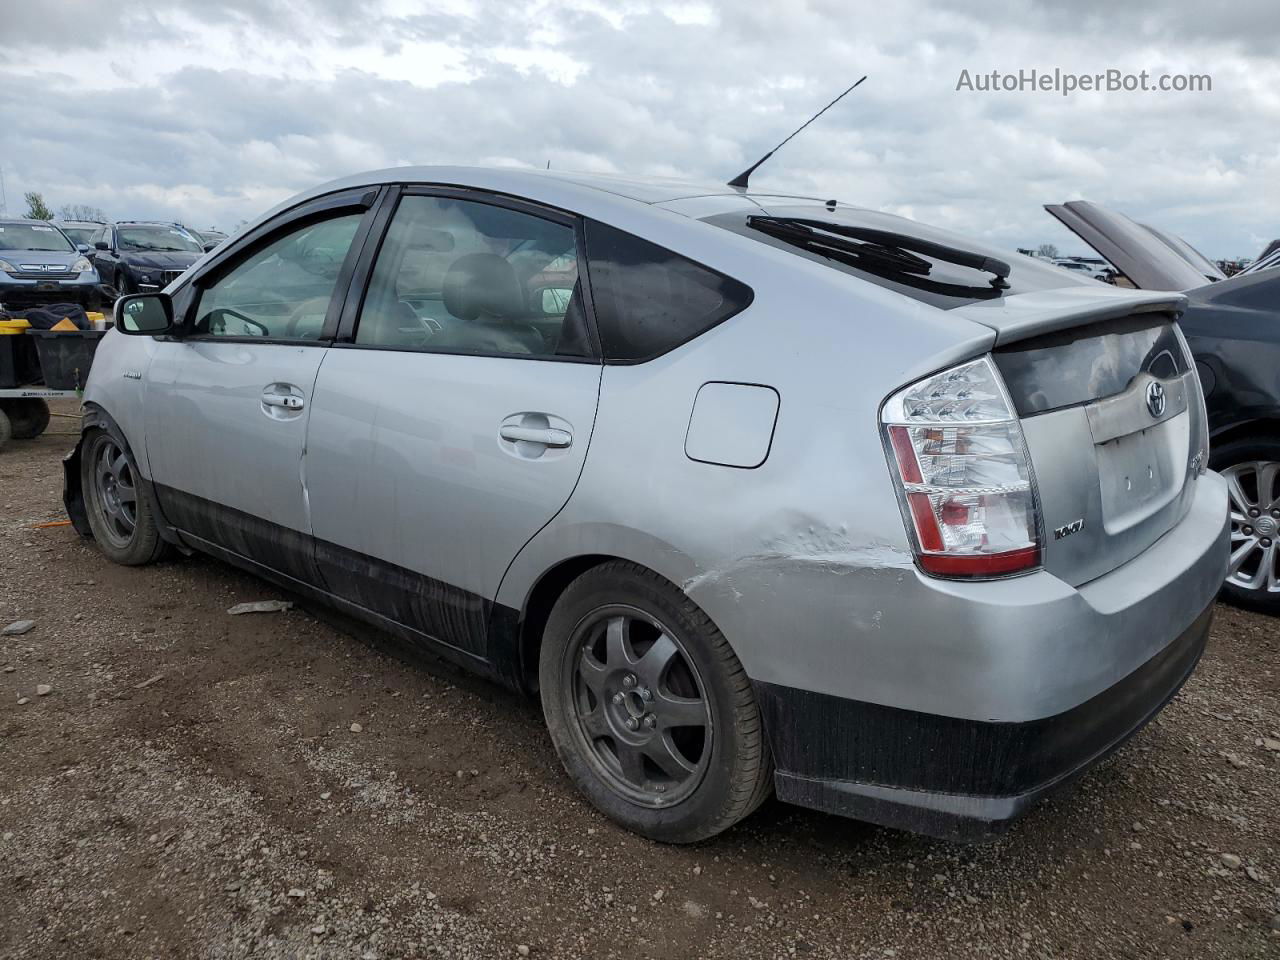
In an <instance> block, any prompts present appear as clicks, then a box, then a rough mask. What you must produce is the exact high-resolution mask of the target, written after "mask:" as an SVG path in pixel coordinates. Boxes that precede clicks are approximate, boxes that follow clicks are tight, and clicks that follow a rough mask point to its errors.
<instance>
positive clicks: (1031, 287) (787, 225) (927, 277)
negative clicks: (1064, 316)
mask: <svg viewBox="0 0 1280 960" xmlns="http://www.w3.org/2000/svg"><path fill="white" fill-rule="evenodd" d="M752 199H754V200H755V201H756V203H757V205H758V206H759V209H758V210H755V211H750V212H748V211H734V212H732V213H720V214H714V215H712V216H708V217H704V218H703V220H704V222H706V223H709V224H712V225H714V226H718V227H722V228H724V229H726V230H731V231H732V232H734V233H737V234H739V235H741V236H744V237H750V238H751V239H753V240H757V241H759V242H760V243H767V244H769V245H770V246H773V247H777V248H778V249H780V250H786V251H787V252H788V253H792V254H794V255H796V256H800V257H805V258H807V259H809V260H813V261H815V262H817V263H822V264H824V265H826V266H829V267H831V268H832V269H834V270H840V271H841V272H844V273H847V274H850V275H852V276H856V277H858V278H859V279H862V280H866V281H867V282H869V283H874V284H876V285H877V286H881V287H886V288H887V289H890V290H893V291H895V292H897V293H901V294H902V295H904V296H907V297H910V298H911V299H913V300H918V301H921V302H923V303H928V304H931V305H932V306H935V307H939V308H941V309H943V310H949V309H952V308H954V307H960V306H964V305H966V304H971V303H980V302H983V301H988V300H995V299H1000V298H1002V297H1010V296H1015V295H1017V294H1020V293H1030V292H1033V291H1038V290H1054V289H1058V288H1060V287H1070V286H1077V285H1081V284H1084V285H1090V284H1096V283H1097V282H1098V281H1096V280H1094V279H1092V278H1091V277H1088V276H1084V275H1082V276H1079V277H1076V276H1073V275H1072V274H1070V273H1068V272H1067V271H1065V270H1060V269H1058V268H1056V267H1053V266H1051V265H1048V264H1043V263H1040V262H1039V261H1037V260H1034V259H1033V258H1031V257H1024V256H1022V255H1020V254H1015V253H1008V252H1006V251H1004V250H999V249H997V248H995V247H991V246H988V245H987V244H984V243H982V242H980V241H976V240H972V239H970V238H969V237H965V236H961V235H959V234H955V233H952V232H950V231H947V230H939V229H937V228H935V227H929V226H926V225H924V224H922V223H916V222H915V221H913V220H907V219H905V218H903V217H896V216H893V215H891V214H885V213H878V212H876V211H874V210H864V209H861V208H858V207H850V206H841V205H836V206H835V207H834V208H832V206H831V205H830V204H823V203H819V202H815V201H810V202H808V203H806V202H804V201H797V200H792V199H788V200H786V201H783V202H780V203H777V204H775V203H772V202H770V201H769V200H768V198H758V197H757V198H752Z"/></svg>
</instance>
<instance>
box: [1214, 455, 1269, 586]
mask: <svg viewBox="0 0 1280 960" xmlns="http://www.w3.org/2000/svg"><path fill="white" fill-rule="evenodd" d="M1222 475H1223V477H1225V478H1226V481H1227V490H1228V492H1229V494H1230V496H1231V560H1230V562H1229V564H1228V566H1227V583H1229V584H1231V585H1232V586H1234V587H1238V588H1240V589H1242V590H1250V591H1257V592H1259V593H1265V594H1280V570H1277V561H1278V560H1280V549H1277V544H1276V541H1277V535H1280V463H1277V462H1275V461H1271V460H1252V461H1246V462H1244V463H1237V464H1232V465H1231V466H1229V467H1227V468H1225V469H1224V470H1223V471H1222Z"/></svg>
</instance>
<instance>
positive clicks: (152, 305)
mask: <svg viewBox="0 0 1280 960" xmlns="http://www.w3.org/2000/svg"><path fill="white" fill-rule="evenodd" d="M115 322H116V329H117V330H119V331H120V332H121V333H127V334H128V335H129V336H133V337H155V336H160V335H162V334H166V333H173V332H174V323H173V300H172V298H171V297H170V296H169V295H168V294H167V293H135V294H131V295H130V296H127V297H121V298H120V299H118V300H117V301H116V306H115Z"/></svg>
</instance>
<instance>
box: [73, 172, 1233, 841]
mask: <svg viewBox="0 0 1280 960" xmlns="http://www.w3.org/2000/svg"><path fill="white" fill-rule="evenodd" d="M1182 305H1183V300H1182V297H1181V296H1180V295H1178V294H1173V293H1158V292H1157V293H1152V292H1140V291H1127V290H1118V289H1115V288H1111V287H1108V286H1105V285H1103V284H1100V283H1097V282H1096V281H1094V280H1091V279H1089V278H1087V277H1080V278H1077V277H1074V276H1072V275H1070V274H1069V273H1067V272H1066V271H1063V270H1059V269H1056V268H1055V267H1053V266H1051V265H1047V264H1042V263H1039V262H1037V261H1035V260H1032V259H1030V258H1026V257H1021V256H1014V255H1007V254H1005V253H1003V252H1001V251H999V250H995V249H993V248H991V247H989V246H987V245H985V244H983V243H981V242H978V241H975V240H971V239H968V238H965V237H963V236H958V235H956V234H952V233H949V232H946V231H942V230H937V229H934V228H931V227H928V226H924V225H922V224H919V223H916V222H914V221H911V220H907V219H903V218H900V217H895V216H890V215H887V214H883V213H878V212H875V211H872V210H866V209H861V208H858V207H855V206H850V205H847V204H845V203H843V202H838V201H835V200H827V199H812V198H807V197H792V196H774V195H766V194H762V193H754V192H747V191H745V190H740V189H735V188H730V187H722V186H714V185H713V186H705V185H702V186H698V185H689V184H680V183H671V182H665V181H639V180H623V179H612V178H607V177H598V176H587V175H574V174H567V173H564V174H562V173H555V172H531V171H517V170H483V169H466V168H454V167H423V168H398V169H393V170H382V171H377V172H373V173H368V174H363V175H359V176H354V177H350V178H348V179H345V180H340V181H336V182H333V183H329V184H326V185H324V186H321V187H317V188H316V189H314V190H311V191H309V192H307V193H305V194H302V195H301V196H298V197H296V198H294V199H292V200H290V201H288V202H287V203H285V204H283V205H282V206H280V207H278V208H276V209H275V210H273V211H272V212H270V213H269V214H267V215H266V216H264V217H263V218H262V219H260V220H259V221H257V222H256V223H255V224H252V225H250V226H248V227H246V228H245V229H244V230H243V231H241V232H240V233H239V234H238V235H237V236H236V237H235V238H234V239H232V240H230V241H228V242H227V243H225V244H223V245H222V246H221V247H219V248H218V249H217V250H216V251H214V252H213V253H211V254H210V255H209V256H207V257H205V258H204V259H203V260H201V261H200V262H199V263H197V264H196V265H195V266H194V267H192V268H191V269H189V270H187V271H186V273H184V274H183V275H182V276H181V277H180V278H178V279H177V280H176V281H174V282H173V283H171V284H170V285H169V286H168V287H167V288H166V289H165V290H164V291H163V292H161V293H148V294H142V295H137V296H129V297H124V298H122V299H121V300H120V301H119V302H118V303H117V305H116V312H115V322H116V326H115V330H114V331H113V332H111V333H109V334H108V335H107V336H106V337H105V338H104V339H103V340H102V342H101V346H100V348H99V350H98V353H97V358H96V360H95V362H94V365H93V369H92V374H91V376H90V378H89V383H88V388H87V390H86V392H85V396H84V403H85V410H86V416H85V418H84V432H83V435H82V437H81V440H80V442H79V444H78V446H77V448H76V449H75V451H73V452H72V453H71V454H70V455H69V456H68V458H67V462H66V501H67V506H68V510H69V513H70V515H71V517H72V518H73V520H74V522H75V525H76V528H77V529H78V530H79V531H80V532H81V533H82V534H84V535H85V536H91V537H93V538H94V539H95V540H96V541H97V543H98V545H99V546H100V547H101V549H102V551H103V552H104V553H105V554H106V555H107V556H108V557H109V558H111V559H112V560H114V561H117V562H119V563H125V564H146V563H151V562H153V561H156V560H158V559H160V558H161V557H162V556H163V555H164V554H165V553H166V552H167V551H169V550H171V549H176V550H177V551H180V552H190V551H201V552H204V553H208V554H212V555H213V556H215V557H220V558H222V559H224V560H226V561H228V562H230V563H233V564H236V565H237V566H240V567H243V568H245V569H247V570H250V571H252V572H254V573H256V574H259V575H261V576H262V577H264V578H266V579H269V580H272V581H274V582H276V583H278V584H280V585H281V586H283V587H285V588H287V589H289V590H291V591H294V592H295V593H297V594H300V595H302V596H303V597H305V598H310V599H312V600H315V601H320V602H324V603H328V604H332V605H333V606H335V607H338V608H340V609H341V610H343V611H346V612H347V613H349V614H351V615H354V616H356V617H360V618H363V619H365V620H367V621H369V622H371V623H373V624H376V625H378V626H379V627H382V628H384V629H386V630H388V631H391V632H392V633H394V634H397V635H399V636H400V637H401V638H403V639H406V640H408V641H410V642H411V643H413V644H415V645H418V646H420V647H421V648H422V649H423V650H424V651H429V652H431V653H434V654H437V655H442V656H445V657H448V658H450V659H452V660H454V661H457V662H458V663H461V664H464V665H466V666H467V667H470V668H473V669H474V670H476V671H478V672H480V673H483V674H486V675H488V676H490V677H492V678H494V679H495V680H497V681H499V682H501V683H503V684H506V685H508V686H510V687H513V688H516V689H518V690H521V691H525V692H527V693H529V694H531V695H536V696H538V697H540V699H541V703H542V707H543V710H544V713H545V716H546V722H547V727H548V730H549V732H550V737H551V740H552V742H553V743H554V745H555V748H556V751H557V752H558V754H559V756H560V758H561V759H562V761H563V763H564V767H565V769H566V771H567V773H568V775H569V777H570V778H571V779H572V781H573V782H574V784H575V785H576V786H577V787H578V789H579V790H580V791H581V792H582V793H583V794H585V795H586V797H587V798H588V799H589V800H590V801H591V802H592V803H593V804H594V805H595V806H596V807H597V808H599V809H600V810H601V811H602V812H603V813H605V814H606V815H607V816H609V817H611V818H613V819H614V820H616V821H617V822H619V823H621V824H623V825H624V826H626V827H628V828H629V829H631V830H634V831H636V832H638V833H641V834H643V835H645V836H648V837H652V838H655V839H658V840H664V841H670V842H677V843H679V842H689V841H696V840H699V839H702V838H705V837H709V836H711V835H713V834H715V833H717V832H719V831H722V830H724V829H726V828H728V827H729V826H730V825H732V824H734V823H735V822H737V821H738V820H740V819H742V818H743V817H745V816H746V815H747V814H749V813H751V811H752V810H754V809H755V808H756V807H757V806H758V805H759V804H760V803H761V802H762V801H764V800H765V799H766V798H767V797H768V796H769V795H770V794H771V793H774V792H776V794H777V795H778V796H779V797H780V798H781V799H782V800H785V801H788V802H791V803H797V804H801V805H803V806H807V807H813V808H816V809H819V810H825V811H830V812H832V813H837V814H842V815H845V816H850V817H856V818H859V819H863V820H868V821H872V822H874V823H879V824H885V825H889V826H894V827H902V828H906V829H910V830H915V831H920V832H923V833H927V834H932V835H935V836H943V837H955V838H975V837H982V836H985V835H989V834H991V833H994V832H997V831H999V830H1000V829H1001V828H1003V827H1005V826H1006V825H1007V824H1008V823H1009V822H1010V821H1011V820H1012V819H1013V818H1015V817H1017V816H1018V815H1020V814H1021V813H1023V812H1024V811H1026V810H1027V809H1028V808H1029V807H1030V806H1031V805H1032V804H1033V803H1035V801H1036V800H1037V799H1038V798H1040V797H1042V796H1043V795H1045V794H1046V793H1047V792H1049V791H1051V790H1053V789H1055V788H1057V787H1059V786H1061V785H1063V784H1064V783H1065V782H1067V781H1069V780H1071V779H1072V778H1073V777H1075V776H1076V775H1078V774H1080V773H1081V772H1083V771H1084V770H1086V769H1087V768H1088V767H1089V766H1090V765H1091V764H1093V763H1095V762H1096V761H1097V760H1099V759H1100V758H1101V757H1103V756H1104V755H1105V754H1107V753H1108V752H1109V751H1111V750H1112V749H1114V748H1115V747H1116V746H1118V745H1119V744H1120V743H1122V742H1123V741H1124V740H1125V739H1126V738H1128V737H1129V736H1131V735H1132V734H1133V733H1135V732H1136V731H1137V730H1138V729H1139V728H1141V727H1142V726H1143V724H1144V723H1145V722H1146V721H1147V720H1149V719H1150V718H1151V717H1152V716H1153V715H1154V714H1155V713H1156V712H1157V711H1159V710H1160V708H1161V707H1162V706H1163V705H1164V704H1165V703H1166V702H1167V701H1168V700H1169V699H1170V698H1171V697H1172V696H1173V695H1174V694H1175V693H1176V692H1177V690H1178V689H1179V687H1180V686H1181V684H1182V683H1183V681H1184V680H1186V678H1187V677H1188V675H1189V674H1190V673H1191V671H1192V669H1193V668H1194V667H1195V665H1196V662H1197V660H1198V659H1199V657H1200V655H1201V652H1202V651H1203V649H1204V645H1205V641H1206V637H1207V634H1208V631H1209V623H1210V617H1211V609H1212V603H1213V598H1214V595H1215V594H1216V593H1217V591H1218V588H1219V586H1220V585H1221V583H1222V580H1223V577H1224V574H1225V572H1226V567H1227V555H1228V537H1229V522H1228V513H1227V494H1226V490H1225V485H1224V483H1223V481H1222V479H1221V478H1220V477H1218V476H1217V475H1216V474H1214V473H1212V472H1210V471H1208V470H1207V467H1206V462H1207V453H1208V451H1207V444H1208V434H1207V430H1206V426H1205V409H1204V401H1203V398H1202V396H1201V390H1200V386H1199V383H1198V381H1197V379H1196V374H1195V368H1194V365H1193V363H1192V361H1191V359H1190V357H1189V355H1188V352H1187V346H1186V343H1185V342H1184V341H1183V338H1182V334H1181V333H1180V331H1179V329H1178V326H1177V323H1176V319H1177V316H1178V313H1179V310H1180V309H1181V308H1182Z"/></svg>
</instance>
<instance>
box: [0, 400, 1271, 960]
mask: <svg viewBox="0 0 1280 960" xmlns="http://www.w3.org/2000/svg"><path fill="white" fill-rule="evenodd" d="M59 410H60V412H62V413H68V412H71V410H70V408H68V407H67V406H65V405H64V406H62V407H61V408H59ZM52 429H53V430H55V431H61V432H62V433H63V434H64V435H53V434H50V435H46V436H45V437H43V438H41V439H40V440H38V441H34V442H28V443H20V442H14V443H11V444H10V445H9V446H8V447H7V448H6V449H5V450H4V451H3V452H0V504H2V505H3V510H2V511H0V531H2V533H0V626H3V625H4V624H7V623H9V622H11V621H16V620H19V619H31V620H34V621H35V626H34V627H33V628H32V629H31V630H30V631H29V632H27V633H25V634H22V635H18V636H0V670H3V672H2V673H0V957H3V958H19V957H21V958H41V957H58V958H62V957H75V958H98V957H101V958H107V957H111V958H115V957H214V958H222V957H316V958H329V957H335V958H336V957H344V958H349V957H354V958H378V960H382V958H392V957H405V958H409V957H426V956H445V957H475V958H487V957H508V956H510V957H519V956H525V955H528V956H532V957H596V958H606V957H618V958H622V957H626V958H646V957H666V958H670V957H735V958H741V957H791V956H799V957H813V958H827V957H830V958H877V960H881V958H888V957H898V958H903V960H907V958H930V960H932V958H938V960H941V958H948V960H951V958H965V957H974V958H982V960H992V958H1001V957H1016V958H1040V957H1054V958H1058V957H1071V958H1074V957H1090V958H1092V957H1123V958H1138V957H1196V958H1200V957H1215V958H1216V957H1224V958H1227V957H1229V958H1237V957H1276V956H1280V929H1277V928H1280V863H1278V862H1277V848H1278V847H1280V777H1278V776H1277V773H1278V771H1280V667H1278V664H1277V653H1278V652H1280V624H1278V623H1277V621H1275V620H1270V619H1267V618H1265V617H1261V616H1258V615H1254V614H1249V613H1244V612H1241V611H1239V610H1235V609H1232V608H1230V607H1221V608H1220V609H1219V611H1218V619H1217V622H1216V626H1215V629H1214V635H1213V640H1212V643H1211V646H1210V649H1209V652H1208V654H1207V655H1206V657H1205V659H1204V661H1203V662H1202V664H1201V666H1200V668H1199V670H1198V671H1197V673H1196V675H1195V676H1194V677H1193V678H1192V680H1191V681H1190V682H1189V684H1188V685H1187V687H1186V688H1185V689H1184V691H1183V692H1182V694H1181V695H1180V696H1179V697H1178V698H1177V700H1175V701H1174V703H1173V704H1171V706H1170V707H1169V708H1168V709H1167V710H1166V711H1165V712H1164V714H1162V715H1161V716H1160V717H1159V718H1158V719H1157V720H1156V721H1155V722H1154V723H1152V724H1151V725H1150V726H1149V727H1147V728H1146V730H1144V731H1143V732H1142V733H1141V734H1140V735H1139V736H1138V737H1137V738H1136V739H1135V740H1134V741H1132V742H1131V743H1130V744H1129V745H1127V746H1126V747H1125V748H1123V749H1122V750H1121V751H1119V752H1118V753H1117V754H1116V756H1115V757H1114V758H1112V759H1111V760H1109V761H1107V762H1106V763H1104V764H1103V765H1102V766H1101V767H1099V768H1098V769H1096V770H1095V771H1093V772H1092V773H1090V774H1089V775H1088V776H1087V777H1085V778H1084V779H1083V780H1082V781H1081V782H1080V783H1078V784H1077V785H1076V786H1075V787H1074V788H1073V789H1071V790H1070V791H1068V792H1067V793H1065V794H1062V795H1060V796H1058V797H1056V798H1054V799H1053V800H1051V801H1050V802H1048V803H1045V804H1044V805H1042V806H1041V807H1039V808H1038V809H1037V810H1036V811H1035V812H1034V813H1033V814H1032V815H1031V816H1030V817H1029V818H1027V819H1026V820H1025V821H1023V822H1022V823H1020V824H1018V825H1017V826H1016V827H1015V828H1014V829H1013V830H1012V831H1011V833H1010V834H1009V835H1008V836H1007V837H1006V838H1003V839H1002V840H1000V841H999V842H997V843H993V844H989V845H985V846H977V847H968V846H955V845H950V844H946V843H940V842H935V841H930V840H925V839H921V838H917V837H913V836H910V835H907V834H903V833H898V832H894V831H889V830H882V829H878V828H874V827H870V826H865V825H862V824H858V823H854V822H851V821H845V820H840V819H836V818H832V817H827V816H822V815H819V814H814V813H809V812H806V811H801V810H797V809H794V808H789V807H786V806H783V805H781V804H778V803H776V802H771V803H769V804H767V805H766V806H765V807H764V808H763V809H762V810H761V811H760V812H759V813H757V814H756V815H755V816H753V817H752V818H750V819H749V820H748V821H746V822H745V823H744V824H742V825H741V826H740V827H738V828H735V829H734V830H732V831H730V832H728V833H727V834H725V835H723V836H722V837H720V838H717V839H716V840H714V841H711V842H708V843H705V844H702V845H700V846H697V847H686V848H673V847H661V846H657V845H654V844H652V843H649V842H647V841H644V840H641V839H639V838H636V837H634V836H631V835H629V834H626V833H624V832H622V831H620V830H619V829H617V828H615V827H614V826H613V825H612V824H610V823H609V822H608V821H606V820H604V819H603V818H601V817H599V816H598V815H596V814H595V813H594V812H593V811H592V810H591V809H590V808H589V807H587V806H586V805H585V804H584V803H583V802H582V801H580V800H579V798H578V797H577V795H576V794H575V793H574V792H573V790H572V789H571V787H570V786H569V784H568V781H567V779H566V778H565V776H564V775H563V773H562V772H561V770H560V768H559V766H558V763H557V761H556V758H555V755H554V753H553V752H552V750H551V747H550V745H549V743H548V741H547V739H546V737H545V735H544V733H543V730H542V725H541V717H540V714H539V711H538V709H537V708H536V705H534V704H531V703H528V702H525V701H522V700H520V699H518V698H516V697H515V696H512V695H510V694H508V693H506V692H504V691H502V690H500V689H498V688H496V687H494V686H491V685H489V684H486V683H484V682H482V681H479V680H474V679H472V678H470V677H468V676H466V675H464V674H462V673H460V672H459V671H457V670H455V669H453V668H452V667H449V666H446V665H444V664H442V663H439V662H435V661H428V662H416V663H409V662H405V661H403V660H401V659H398V658H396V657H395V656H392V655H391V654H390V652H389V650H390V648H389V646H388V645H387V642H386V641H385V640H384V639H382V638H381V637H380V636H379V635H378V634H376V633H375V632H373V631H369V630H366V629H364V628H360V627H356V626H354V625H351V624H348V623H346V622H345V621H342V620H340V619H338V618H336V617H334V616H332V615H330V614H328V613H324V612H322V611H314V610H310V609H308V608H306V607H305V606H299V607H296V608H295V609H293V610H291V611H288V612H286V613H273V614H254V615H246V616H234V617H233V616H228V615H227V614H226V610H227V608H228V607H230V606H232V605H233V604H235V603H240V602H245V601H252V600H262V599H276V598H285V595H284V594H282V593H280V592H279V591H277V590H275V589H274V588H272V587H270V586H268V585H266V584H263V583H261V582H258V581H255V580H254V579H252V578H250V577H248V576H246V575H243V574H240V573H238V572H236V571H234V570H232V569H230V568H228V567H226V566H223V565H221V564H219V563H217V562H214V561H212V560H207V559H199V558H196V559H189V560H181V561H176V562H171V563H166V564H163V565H160V566H157V567H151V568H146V569H124V568H120V567H113V566H111V565H109V564H108V563H106V562H105V561H104V560H103V559H102V558H101V557H100V556H99V554H98V553H97V552H96V550H95V549H94V548H93V546H92V544H90V543H86V542H82V541H81V540H79V539H78V538H77V537H76V536H75V535H74V534H73V533H72V532H71V530H70V529H69V528H67V527H49V528H44V529H39V528H36V526H35V525H36V524H38V523H41V522H45V521H49V520H56V519H58V518H59V517H60V516H61V508H60V493H61V479H60V469H61V468H60V464H59V457H60V456H61V455H62V453H63V452H65V450H66V449H67V447H68V446H69V444H70V443H71V441H72V437H71V436H69V435H65V434H69V433H70V432H71V431H73V430H74V429H76V424H75V421H74V420H73V419H67V418H58V419H55V423H54V426H53V428H52ZM46 686H47V687H48V688H49V689H48V691H46V692H44V693H43V694H41V692H40V691H42V690H43V688H44V687H46ZM353 725H355V726H353Z"/></svg>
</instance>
